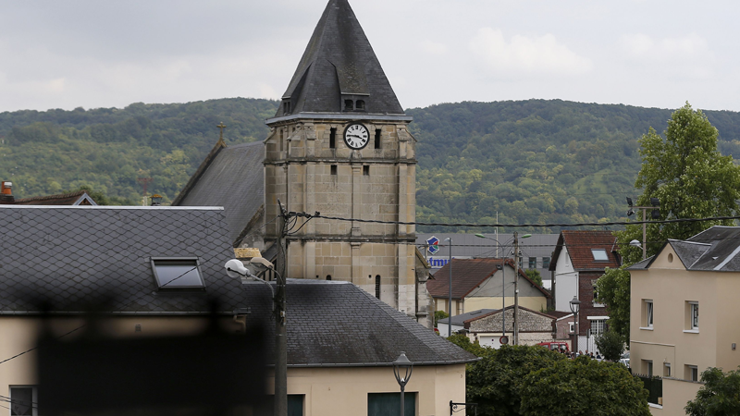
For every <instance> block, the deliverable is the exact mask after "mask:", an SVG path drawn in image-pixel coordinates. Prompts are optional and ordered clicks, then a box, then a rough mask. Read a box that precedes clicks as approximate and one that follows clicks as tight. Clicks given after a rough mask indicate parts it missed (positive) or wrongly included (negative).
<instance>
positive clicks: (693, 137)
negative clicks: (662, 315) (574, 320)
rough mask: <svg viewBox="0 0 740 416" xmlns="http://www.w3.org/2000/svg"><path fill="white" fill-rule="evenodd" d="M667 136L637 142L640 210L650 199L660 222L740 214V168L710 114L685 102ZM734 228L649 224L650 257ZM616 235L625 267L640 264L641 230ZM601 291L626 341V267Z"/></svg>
mask: <svg viewBox="0 0 740 416" xmlns="http://www.w3.org/2000/svg"><path fill="white" fill-rule="evenodd" d="M664 135H665V138H663V137H661V136H660V135H658V134H657V133H656V132H655V130H654V129H652V128H650V129H649V131H648V133H647V134H645V135H643V136H642V138H641V139H640V141H639V143H640V156H641V157H642V168H641V169H640V172H639V173H638V175H637V181H636V182H635V187H636V188H638V189H642V191H643V192H642V195H640V197H639V198H638V199H637V205H638V206H650V198H658V199H659V200H660V209H659V210H658V213H659V219H661V220H666V219H685V218H707V217H716V216H730V215H733V214H734V213H735V212H737V211H738V203H737V200H738V199H740V167H738V166H735V164H734V163H733V160H732V157H731V156H722V155H721V154H720V152H719V150H718V149H717V137H718V132H717V129H716V128H714V126H712V124H711V123H710V122H709V120H708V119H707V117H706V115H705V114H704V113H702V112H701V111H700V110H696V111H695V110H693V109H692V108H691V105H689V103H686V105H684V106H683V107H681V108H679V109H678V110H676V111H675V112H674V113H673V115H672V116H671V119H670V120H669V121H668V128H667V129H666V131H665V132H664ZM638 215H639V214H638ZM639 219H640V220H642V218H639ZM732 224H733V221H732V220H724V221H721V220H710V221H697V222H677V223H666V224H648V226H647V238H646V241H647V242H646V250H647V255H648V256H652V255H654V254H656V253H657V251H658V250H659V249H660V248H661V247H662V246H663V244H664V243H665V241H666V240H667V239H668V238H676V239H686V238H688V237H691V236H692V235H695V234H698V233H699V232H701V231H703V230H705V229H707V228H709V227H711V226H714V225H732ZM615 235H616V236H617V240H618V245H619V253H620V255H621V256H622V258H623V261H624V264H625V265H626V266H629V265H632V264H634V263H636V262H638V261H640V260H642V250H641V249H639V248H637V247H631V246H630V245H629V242H630V241H632V240H638V241H642V226H641V225H638V224H636V225H628V226H627V227H626V229H625V230H624V231H619V232H616V233H615ZM597 288H598V294H599V300H600V301H602V302H604V303H605V304H606V305H607V307H608V308H609V316H610V325H611V326H612V328H613V329H614V330H615V331H617V333H619V334H620V335H621V336H622V338H623V340H624V341H625V342H628V341H629V307H630V306H629V301H630V295H629V293H630V275H629V273H628V272H627V271H625V270H624V267H622V268H620V269H610V270H607V271H606V272H605V274H604V276H602V277H601V278H600V279H599V280H598V282H597Z"/></svg>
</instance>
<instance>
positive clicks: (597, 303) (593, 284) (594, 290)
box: [591, 281, 604, 308]
mask: <svg viewBox="0 0 740 416" xmlns="http://www.w3.org/2000/svg"><path fill="white" fill-rule="evenodd" d="M591 285H592V287H593V295H594V296H593V305H594V307H595V308H603V307H604V304H603V303H599V302H598V301H597V299H598V298H599V290H598V289H597V287H596V281H593V282H592V283H591Z"/></svg>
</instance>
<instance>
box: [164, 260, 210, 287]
mask: <svg viewBox="0 0 740 416" xmlns="http://www.w3.org/2000/svg"><path fill="white" fill-rule="evenodd" d="M151 261H152V271H153V272H154V279H155V281H156V283H157V287H158V288H159V290H183V289H186V290H203V289H205V283H204V282H203V277H202V275H201V273H200V265H199V264H198V259H197V258H193V257H152V260H151Z"/></svg>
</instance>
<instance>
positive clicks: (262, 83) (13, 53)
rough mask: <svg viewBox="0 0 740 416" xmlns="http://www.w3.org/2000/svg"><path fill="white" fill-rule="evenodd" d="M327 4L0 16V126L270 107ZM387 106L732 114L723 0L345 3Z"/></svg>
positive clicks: (729, 40)
mask: <svg viewBox="0 0 740 416" xmlns="http://www.w3.org/2000/svg"><path fill="white" fill-rule="evenodd" d="M326 3H327V0H209V1H202V0H201V1H195V0H178V1H174V0H173V1H170V0H125V1H118V0H106V1H100V0H94V1H93V0H65V1H52V0H47V1H36V0H23V1H10V0H4V1H2V10H3V11H2V14H0V111H14V110H21V109H36V110H46V109H49V108H63V109H73V108H75V107H80V106H81V107H84V108H97V107H125V106H127V105H128V104H131V103H133V102H145V103H173V102H189V101H198V100H207V99H214V98H225V97H254V98H273V99H277V98H279V97H280V96H281V94H282V93H283V92H284V91H285V89H286V87H287V85H288V82H289V81H290V78H291V76H292V75H293V71H294V70H295V68H296V66H297V65H298V61H299V60H300V57H301V55H302V53H303V50H304V48H305V47H306V44H307V42H308V40H309V38H310V36H311V33H312V32H313V29H314V27H315V25H316V23H317V22H318V20H319V17H320V16H321V13H322V12H323V10H324V7H325V6H326ZM350 3H351V5H352V7H353V9H354V11H355V14H356V15H357V18H358V19H359V21H360V23H361V25H362V26H363V28H364V29H365V33H366V34H367V36H368V38H369V40H370V43H371V44H372V45H373V48H374V49H375V53H376V54H377V55H378V58H379V59H380V63H381V65H382V66H383V68H384V69H385V72H386V75H387V76H388V78H389V79H390V82H391V85H392V86H393V88H394V90H395V91H396V94H397V95H398V98H399V100H400V101H401V105H402V106H404V107H405V108H409V107H423V106H428V105H431V104H436V103H443V102H459V101H501V100H523V99H530V98H542V99H563V100H571V101H579V102H596V103H623V104H629V105H636V106H642V107H661V108H671V109H673V108H678V107H680V106H682V105H683V104H684V102H685V101H687V100H688V101H689V102H690V103H691V104H692V105H693V106H694V107H695V108H702V109H711V110H733V111H740V98H739V97H740V94H738V93H739V92H740V91H738V90H739V89H740V53H739V52H740V47H738V40H739V39H740V36H739V35H740V24H738V23H737V20H738V17H740V2H738V1H737V0H727V1H720V0H709V1H705V2H697V1H695V0H693V1H684V0H665V1H664V0H559V1H553V0H542V1H528V0H350Z"/></svg>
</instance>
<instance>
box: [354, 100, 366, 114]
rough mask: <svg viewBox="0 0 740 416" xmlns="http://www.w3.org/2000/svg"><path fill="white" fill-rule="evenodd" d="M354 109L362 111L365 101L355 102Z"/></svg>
mask: <svg viewBox="0 0 740 416" xmlns="http://www.w3.org/2000/svg"><path fill="white" fill-rule="evenodd" d="M355 108H356V109H357V111H362V110H364V109H365V101H364V100H357V101H356V102H355Z"/></svg>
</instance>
